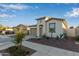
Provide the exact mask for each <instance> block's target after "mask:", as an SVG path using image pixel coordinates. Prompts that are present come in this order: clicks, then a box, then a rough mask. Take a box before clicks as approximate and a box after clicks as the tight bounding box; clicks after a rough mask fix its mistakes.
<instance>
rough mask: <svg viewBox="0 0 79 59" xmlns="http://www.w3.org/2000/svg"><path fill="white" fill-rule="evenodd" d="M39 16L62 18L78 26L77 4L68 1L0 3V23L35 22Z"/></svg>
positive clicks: (11, 24) (8, 24) (30, 23)
mask: <svg viewBox="0 0 79 59" xmlns="http://www.w3.org/2000/svg"><path fill="white" fill-rule="evenodd" d="M41 16H48V17H55V18H64V19H65V20H66V21H67V23H68V26H79V4H77V3H74V4H71V3H70V4H69V3H62V4H61V3H0V24H2V25H4V26H17V25H18V24H24V25H33V24H36V20H35V19H36V18H39V17H41Z"/></svg>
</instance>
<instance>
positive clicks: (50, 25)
mask: <svg viewBox="0 0 79 59" xmlns="http://www.w3.org/2000/svg"><path fill="white" fill-rule="evenodd" d="M49 32H51V33H53V32H55V23H49Z"/></svg>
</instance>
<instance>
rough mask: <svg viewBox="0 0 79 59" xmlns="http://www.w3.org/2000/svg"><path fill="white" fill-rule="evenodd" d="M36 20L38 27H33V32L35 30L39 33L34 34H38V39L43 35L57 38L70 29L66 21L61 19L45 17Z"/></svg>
mask: <svg viewBox="0 0 79 59" xmlns="http://www.w3.org/2000/svg"><path fill="white" fill-rule="evenodd" d="M36 20H37V25H35V26H31V27H32V30H33V31H34V30H35V31H36V32H37V33H36V32H33V33H34V34H35V33H36V35H37V37H41V36H43V35H46V36H48V37H51V36H52V37H56V36H59V35H60V34H63V33H66V30H67V28H68V26H67V23H66V21H65V20H64V19H61V18H49V17H46V16H45V17H41V18H38V19H36ZM31 27H30V28H31ZM33 27H35V29H33ZM30 32H31V30H30ZM34 34H33V35H34ZM51 34H52V35H51Z"/></svg>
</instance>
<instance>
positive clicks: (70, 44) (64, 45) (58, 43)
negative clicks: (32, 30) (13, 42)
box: [27, 38, 79, 52]
mask: <svg viewBox="0 0 79 59" xmlns="http://www.w3.org/2000/svg"><path fill="white" fill-rule="evenodd" d="M27 41H30V42H34V43H39V44H44V45H48V46H52V47H57V48H61V49H65V50H69V51H75V52H79V44H75V41H74V38H67V39H62V40H56V39H54V38H53V39H44V38H41V39H34V38H33V39H28V40H27Z"/></svg>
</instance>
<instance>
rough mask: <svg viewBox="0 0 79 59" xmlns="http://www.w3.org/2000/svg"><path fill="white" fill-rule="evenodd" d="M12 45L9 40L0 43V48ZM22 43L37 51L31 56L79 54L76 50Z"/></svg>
mask: <svg viewBox="0 0 79 59" xmlns="http://www.w3.org/2000/svg"><path fill="white" fill-rule="evenodd" d="M1 37H2V36H1ZM3 39H4V38H3ZM8 39H10V37H8ZM25 40H26V39H25ZM13 45H14V44H12V42H10V41H6V42H4V43H0V50H2V49H6V48H8V47H10V46H13ZM23 45H24V46H26V47H29V48H31V49H34V50H36V51H37V52H35V53H34V54H32V56H79V53H77V52H73V51H68V50H64V49H59V48H55V47H50V46H47V45H42V44H37V43H32V42H29V41H23ZM0 55H1V54H0Z"/></svg>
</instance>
